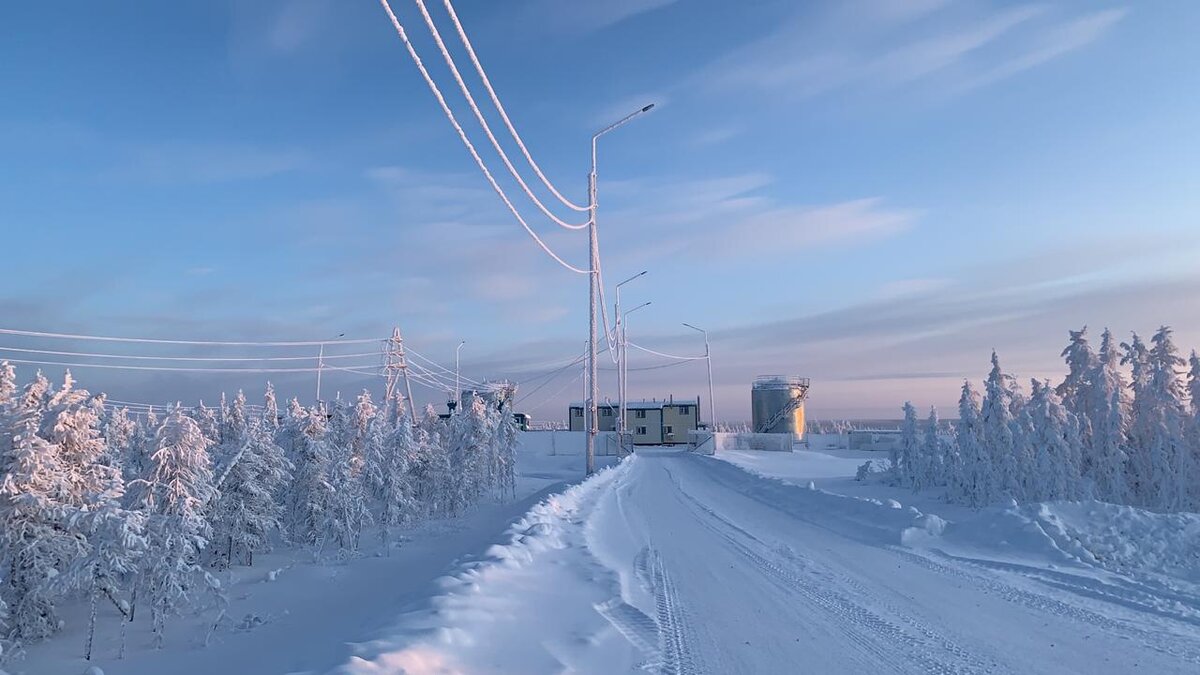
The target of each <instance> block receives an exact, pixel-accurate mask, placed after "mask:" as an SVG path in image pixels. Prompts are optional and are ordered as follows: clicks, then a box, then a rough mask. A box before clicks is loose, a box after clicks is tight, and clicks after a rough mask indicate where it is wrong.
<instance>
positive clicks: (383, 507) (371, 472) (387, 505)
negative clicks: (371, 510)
mask: <svg viewBox="0 0 1200 675" xmlns="http://www.w3.org/2000/svg"><path fill="white" fill-rule="evenodd" d="M387 417H389V416H387V415H377V416H376V417H375V418H374V419H372V420H371V426H370V429H369V432H368V437H367V439H368V440H367V443H366V446H365V450H366V453H367V457H366V460H367V461H366V466H367V471H368V482H369V484H370V485H371V486H372V492H373V496H374V497H375V500H376V502H377V503H378V505H379V516H378V517H377V518H376V519H375V520H376V522H377V523H378V524H379V526H380V529H379V536H380V540H381V542H382V543H383V547H384V550H385V551H390V540H391V530H392V528H393V527H395V526H397V525H402V524H405V523H408V522H411V521H413V520H415V519H416V515H417V504H416V499H415V496H414V489H413V487H414V486H413V484H412V478H413V474H412V473H411V468H412V466H413V464H414V462H415V459H416V457H417V454H418V449H417V438H416V436H415V435H414V433H413V424H412V419H410V418H409V416H408V415H407V414H405V413H404V412H401V413H400V417H399V419H398V420H397V423H396V425H395V426H394V427H391V428H390V429H389V426H390V425H388V424H387V422H386V421H385V420H386V418H387Z"/></svg>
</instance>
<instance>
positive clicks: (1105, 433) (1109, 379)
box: [1082, 329, 1129, 504]
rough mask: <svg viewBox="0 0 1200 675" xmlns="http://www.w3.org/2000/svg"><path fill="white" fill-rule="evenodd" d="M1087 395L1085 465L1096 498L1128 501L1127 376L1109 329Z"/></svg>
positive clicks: (1102, 340)
mask: <svg viewBox="0 0 1200 675" xmlns="http://www.w3.org/2000/svg"><path fill="white" fill-rule="evenodd" d="M1088 399H1089V402H1088V405H1087V412H1086V415H1087V416H1088V417H1089V418H1090V419H1089V423H1088V428H1089V429H1090V431H1091V436H1090V438H1089V439H1088V440H1086V441H1085V442H1084V452H1085V453H1087V456H1088V460H1087V461H1086V462H1084V464H1083V467H1082V468H1083V470H1084V471H1086V473H1087V476H1086V478H1087V479H1088V481H1089V482H1090V483H1091V484H1092V489H1093V491H1094V494H1095V496H1096V498H1097V499H1102V500H1105V501H1108V502H1112V503H1114V504H1122V503H1126V500H1128V499H1129V488H1128V484H1127V483H1126V479H1125V477H1126V461H1127V456H1126V453H1125V448H1126V447H1127V446H1126V436H1127V433H1128V427H1129V422H1128V416H1129V402H1128V399H1127V394H1126V384H1125V377H1124V376H1123V375H1122V374H1121V370H1120V354H1119V353H1118V349H1117V345H1116V342H1115V340H1114V338H1113V335H1112V332H1111V331H1109V330H1108V329H1105V330H1104V334H1103V335H1102V336H1101V338H1100V353H1099V354H1098V356H1097V358H1096V363H1095V366H1094V367H1093V369H1092V374H1091V376H1090V377H1089V378H1088Z"/></svg>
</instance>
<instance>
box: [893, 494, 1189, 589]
mask: <svg viewBox="0 0 1200 675" xmlns="http://www.w3.org/2000/svg"><path fill="white" fill-rule="evenodd" d="M904 543H905V544H907V545H910V546H913V547H918V548H922V547H924V548H938V549H942V550H946V551H947V552H952V553H963V552H965V551H968V550H969V551H971V552H972V553H974V554H976V555H978V554H980V553H985V552H992V553H994V554H1005V557H1008V556H1012V555H1014V554H1020V555H1021V556H1022V557H1031V556H1033V555H1037V556H1038V557H1040V558H1043V559H1048V560H1051V561H1054V560H1059V561H1062V562H1066V563H1076V564H1082V565H1087V566H1091V567H1098V568H1102V569H1106V570H1110V571H1113V572H1118V573H1122V574H1147V573H1149V574H1157V575H1164V576H1169V577H1174V578H1176V579H1183V580H1186V581H1189V582H1193V583H1200V514H1195V513H1154V512H1151V511H1145V510H1143V509H1138V508H1134V507H1131V506H1120V505H1116V504H1107V503H1104V502H1097V501H1081V502H1043V503H1037V504H1025V505H1022V506H1011V507H1009V508H991V509H984V510H983V511H980V512H979V513H978V515H976V516H975V517H973V518H969V519H965V520H962V521H960V522H956V523H949V524H946V525H945V526H944V527H942V528H940V530H939V531H936V532H935V531H931V530H929V529H928V528H920V529H916V528H914V529H912V530H909V531H906V532H905V533H904Z"/></svg>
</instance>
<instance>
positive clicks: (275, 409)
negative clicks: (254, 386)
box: [262, 382, 279, 433]
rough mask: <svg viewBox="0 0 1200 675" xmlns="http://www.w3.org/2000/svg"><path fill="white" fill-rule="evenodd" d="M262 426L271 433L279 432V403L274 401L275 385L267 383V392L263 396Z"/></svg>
mask: <svg viewBox="0 0 1200 675" xmlns="http://www.w3.org/2000/svg"><path fill="white" fill-rule="evenodd" d="M262 420H263V424H264V425H265V426H266V428H267V430H268V431H270V432H271V433H275V432H277V431H278V430H279V402H278V401H277V400H276V399H275V385H273V384H271V383H270V382H268V383H267V391H266V393H264V394H263V414H262Z"/></svg>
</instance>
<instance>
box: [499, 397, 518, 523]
mask: <svg viewBox="0 0 1200 675" xmlns="http://www.w3.org/2000/svg"><path fill="white" fill-rule="evenodd" d="M520 442H521V427H520V425H519V424H518V423H517V418H516V416H514V415H513V410H512V403H511V402H510V401H505V402H504V403H503V405H501V407H500V420H499V422H498V424H497V425H496V440H495V443H496V453H495V454H496V457H497V460H498V462H499V467H498V469H497V475H498V484H497V486H496V487H497V492H498V496H499V497H500V498H504V497H505V496H508V497H509V498H510V499H515V498H516V496H517V446H518V445H519V444H520Z"/></svg>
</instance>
